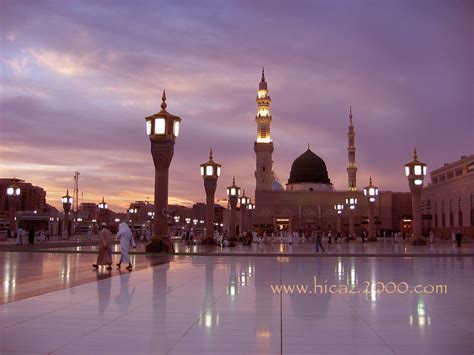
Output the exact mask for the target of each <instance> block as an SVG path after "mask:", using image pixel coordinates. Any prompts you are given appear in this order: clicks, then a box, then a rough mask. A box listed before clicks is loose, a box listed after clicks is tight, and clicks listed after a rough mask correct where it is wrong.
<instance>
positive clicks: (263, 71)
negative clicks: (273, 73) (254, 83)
mask: <svg viewBox="0 0 474 355" xmlns="http://www.w3.org/2000/svg"><path fill="white" fill-rule="evenodd" d="M262 81H265V68H264V67H262Z"/></svg>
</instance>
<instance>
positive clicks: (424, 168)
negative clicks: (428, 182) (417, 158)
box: [423, 165, 426, 176]
mask: <svg viewBox="0 0 474 355" xmlns="http://www.w3.org/2000/svg"><path fill="white" fill-rule="evenodd" d="M423 175H424V176H426V165H424V166H423Z"/></svg>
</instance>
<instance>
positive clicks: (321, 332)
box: [0, 253, 474, 354]
mask: <svg viewBox="0 0 474 355" xmlns="http://www.w3.org/2000/svg"><path fill="white" fill-rule="evenodd" d="M21 254H23V255H27V254H26V253H21ZM42 255H43V256H44V257H47V255H48V254H42ZM83 256H86V255H83ZM32 263H34V264H37V263H41V262H40V261H39V259H35V260H33V261H32ZM43 263H44V264H48V262H46V261H43ZM473 271H474V258H472V257H467V256H464V257H461V256H460V257H422V258H409V257H397V258H367V257H346V258H344V257H326V258H315V257H286V256H282V257H278V258H277V257H224V256H217V257H206V256H188V257H185V256H182V257H176V258H175V259H174V260H173V261H171V262H170V263H165V264H162V265H158V266H154V267H147V268H144V269H142V270H139V271H134V272H131V273H122V274H120V275H119V274H116V275H117V276H116V277H107V278H104V279H101V280H98V281H94V282H88V283H84V284H81V285H78V286H72V287H69V288H66V289H63V290H58V291H54V292H49V293H45V294H42V295H38V296H35V297H31V298H27V299H23V300H19V301H14V302H10V303H7V304H3V305H1V306H0V324H1V327H2V329H1V337H0V352H1V353H9V352H12V353H13V352H20V353H21V352H23V353H28V352H32V353H43V354H47V353H52V354H166V353H169V354H201V353H202V354H281V353H284V354H328V353H331V354H394V353H396V354H450V353H452V354H472V353H473V351H474V304H473V302H472V300H473V290H474V272H473ZM4 272H6V271H4ZM10 272H11V270H10ZM315 277H316V279H317V280H318V284H319V283H321V284H327V285H336V286H341V285H346V286H350V287H356V288H357V287H359V288H363V287H364V285H365V282H366V281H367V282H384V283H385V284H386V285H387V284H388V283H389V282H393V283H395V284H396V285H399V284H402V283H406V284H407V285H409V286H410V287H411V286H414V285H417V284H422V285H438V284H445V285H447V292H446V293H440V294H415V293H410V292H405V293H392V294H389V293H377V292H375V291H373V290H372V289H370V292H367V293H359V294H343V293H338V294H332V293H329V292H328V293H323V292H315V293H310V292H308V293H298V292H293V293H292V294H291V293H290V292H288V293H286V294H282V293H281V292H280V293H278V292H275V288H274V287H275V285H277V286H278V285H285V286H288V285H305V284H308V285H309V286H310V288H309V289H310V290H312V289H313V286H314V278H315ZM4 285H6V284H5V283H4ZM272 286H273V288H272Z"/></svg>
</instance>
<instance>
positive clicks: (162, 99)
mask: <svg viewBox="0 0 474 355" xmlns="http://www.w3.org/2000/svg"><path fill="white" fill-rule="evenodd" d="M166 107H168V105H167V104H166V91H165V90H163V95H162V96H161V109H162V110H163V111H165V110H166Z"/></svg>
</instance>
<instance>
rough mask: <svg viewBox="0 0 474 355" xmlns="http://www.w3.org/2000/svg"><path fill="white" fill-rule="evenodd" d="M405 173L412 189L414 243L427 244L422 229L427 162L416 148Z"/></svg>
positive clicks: (406, 165)
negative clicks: (419, 157)
mask: <svg viewBox="0 0 474 355" xmlns="http://www.w3.org/2000/svg"><path fill="white" fill-rule="evenodd" d="M405 175H406V176H407V178H408V186H409V187H410V191H411V208H412V222H411V223H412V233H413V237H414V239H413V245H425V244H426V240H425V239H423V235H422V230H421V191H422V190H423V179H424V178H425V176H426V164H425V163H422V162H421V161H419V160H418V156H417V154H416V149H415V150H414V151H413V160H412V161H411V162H409V163H406V164H405Z"/></svg>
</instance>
